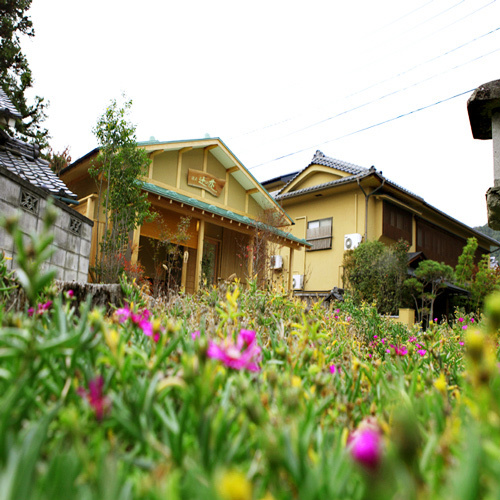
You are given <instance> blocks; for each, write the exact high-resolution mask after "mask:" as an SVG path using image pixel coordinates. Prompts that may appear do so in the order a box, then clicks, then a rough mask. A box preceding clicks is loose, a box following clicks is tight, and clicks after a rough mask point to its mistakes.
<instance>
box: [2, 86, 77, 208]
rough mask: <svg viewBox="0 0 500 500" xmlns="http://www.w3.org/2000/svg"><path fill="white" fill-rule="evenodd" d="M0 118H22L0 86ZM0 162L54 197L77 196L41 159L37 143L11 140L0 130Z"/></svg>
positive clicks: (47, 163)
mask: <svg viewBox="0 0 500 500" xmlns="http://www.w3.org/2000/svg"><path fill="white" fill-rule="evenodd" d="M0 117H4V118H7V120H9V119H16V120H17V119H20V118H21V115H20V114H19V113H18V112H17V110H16V108H15V107H14V105H13V104H12V102H11V100H10V99H9V98H8V97H7V94H6V93H5V92H4V91H3V90H2V88H1V87H0ZM0 165H2V166H3V167H5V168H6V169H7V170H9V171H10V172H12V173H13V174H16V175H18V176H19V177H21V179H24V180H25V181H28V182H29V183H30V184H32V185H34V186H37V187H40V188H42V189H44V190H46V191H48V192H49V193H50V194H52V195H53V196H57V197H59V198H68V199H70V198H72V199H76V198H77V196H76V195H75V194H74V193H72V192H71V191H70V190H69V189H68V188H67V186H66V184H64V182H63V181H62V180H61V179H59V177H57V175H56V174H55V173H54V172H53V171H52V170H51V169H50V166H49V162H48V161H46V160H44V159H42V158H40V148H39V147H38V146H37V145H35V144H28V143H26V142H24V141H21V140H19V139H14V138H12V137H10V136H9V135H8V134H7V132H5V131H3V130H0Z"/></svg>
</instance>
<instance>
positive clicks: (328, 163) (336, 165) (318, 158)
mask: <svg viewBox="0 0 500 500" xmlns="http://www.w3.org/2000/svg"><path fill="white" fill-rule="evenodd" d="M312 165H323V166H324V167H330V168H331V169H332V170H337V171H340V172H345V173H347V174H351V175H360V174H363V173H366V172H368V169H367V168H364V167H360V166H359V165H354V164H353V163H348V162H345V161H341V160H337V159H335V158H330V157H329V156H326V155H325V154H324V153H322V152H321V151H320V150H319V149H318V150H317V151H316V153H314V156H313V158H312V160H311V162H310V163H309V165H307V166H306V167H305V168H303V169H302V170H299V171H298V172H295V173H294V174H288V175H284V176H281V179H283V180H285V181H286V184H285V185H284V186H283V187H282V188H281V189H280V191H279V193H278V196H279V195H280V194H282V193H283V192H284V191H286V190H287V188H288V187H289V186H290V185H291V184H293V182H294V181H295V180H296V179H297V178H298V177H300V176H301V175H302V173H303V172H305V171H306V170H308V169H309V168H310V167H311V166H312ZM290 177H291V178H290ZM279 179H280V178H274V179H271V180H269V181H266V182H264V183H263V184H264V185H267V184H271V183H272V182H276V181H278V180H279ZM332 182H334V181H332ZM295 192H298V191H295ZM278 196H276V199H278Z"/></svg>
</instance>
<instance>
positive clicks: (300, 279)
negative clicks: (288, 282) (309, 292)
mask: <svg viewBox="0 0 500 500" xmlns="http://www.w3.org/2000/svg"><path fill="white" fill-rule="evenodd" d="M303 288H304V275H303V274H294V275H293V289H294V290H302V289H303Z"/></svg>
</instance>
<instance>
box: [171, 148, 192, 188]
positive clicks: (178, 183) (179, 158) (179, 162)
mask: <svg viewBox="0 0 500 500" xmlns="http://www.w3.org/2000/svg"><path fill="white" fill-rule="evenodd" d="M192 149H193V147H192V146H188V147H187V148H182V149H179V153H178V155H177V179H176V182H175V186H176V187H177V189H179V188H180V187H181V171H182V155H183V154H184V153H186V152H187V151H191V150H192Z"/></svg>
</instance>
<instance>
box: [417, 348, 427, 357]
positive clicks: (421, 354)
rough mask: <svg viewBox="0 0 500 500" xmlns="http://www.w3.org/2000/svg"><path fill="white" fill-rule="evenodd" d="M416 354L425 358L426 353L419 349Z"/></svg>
mask: <svg viewBox="0 0 500 500" xmlns="http://www.w3.org/2000/svg"><path fill="white" fill-rule="evenodd" d="M417 352H418V353H419V354H420V356H425V353H426V352H427V351H426V350H425V349H419V350H418V351H417Z"/></svg>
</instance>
